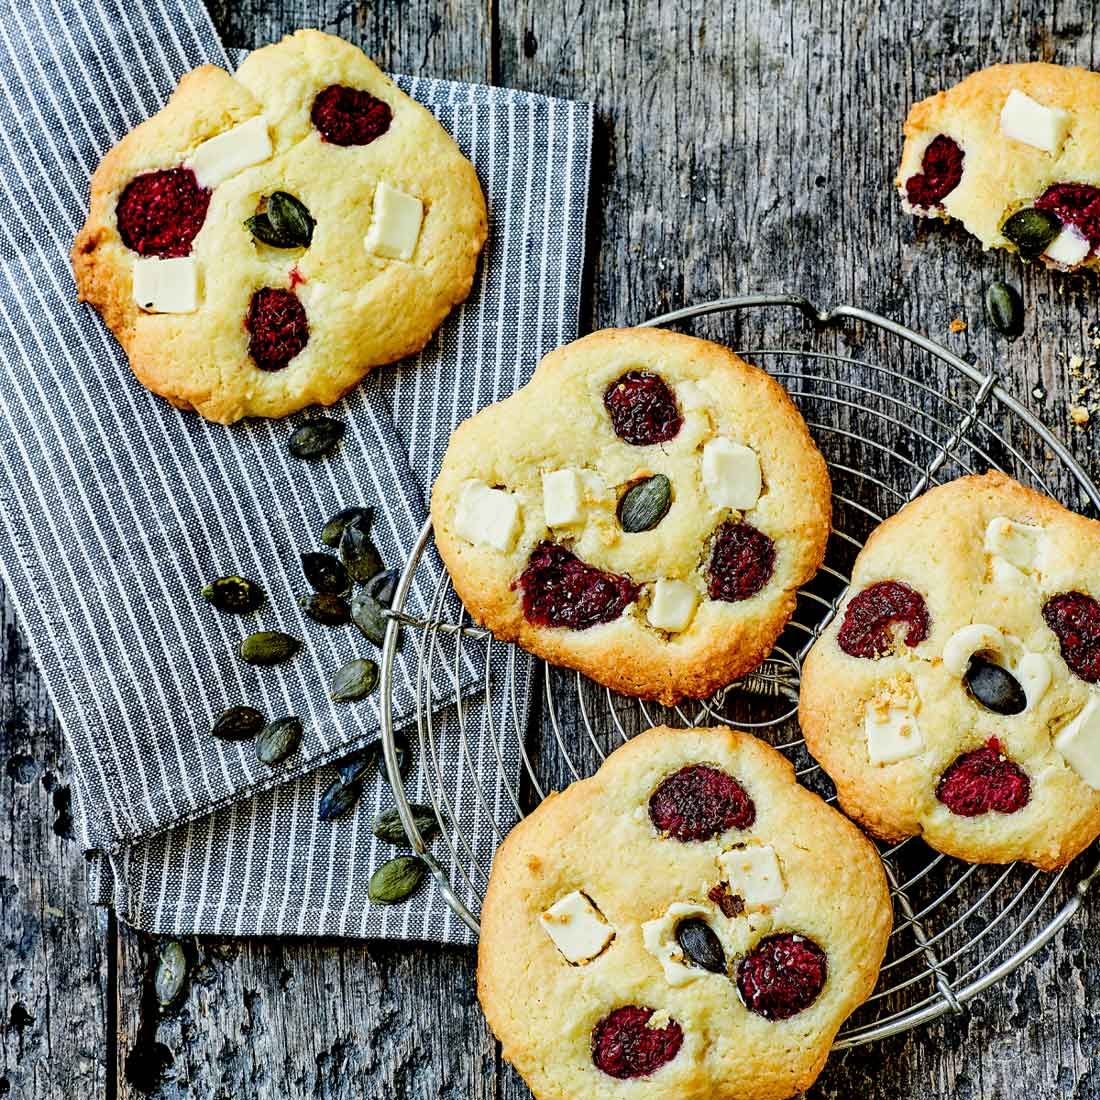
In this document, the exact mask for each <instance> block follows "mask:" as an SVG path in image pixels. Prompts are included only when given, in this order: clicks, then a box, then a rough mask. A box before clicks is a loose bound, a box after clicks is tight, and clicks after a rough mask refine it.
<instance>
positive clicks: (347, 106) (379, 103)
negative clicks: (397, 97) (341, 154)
mask: <svg viewBox="0 0 1100 1100" xmlns="http://www.w3.org/2000/svg"><path fill="white" fill-rule="evenodd" d="M309 117H310V119H311V121H312V122H313V125H314V126H316V127H317V129H318V130H319V131H320V132H321V137H322V138H324V140H325V141H327V142H328V143H329V144H330V145H369V144H370V143H371V142H372V141H374V140H375V138H380V137H381V136H382V135H383V134H384V133H385V132H386V131H387V130H388V129H389V128H390V122H391V121H392V120H393V111H391V110H390V105H389V104H388V103H386V102H385V101H384V100H381V99H376V98H375V97H374V96H372V95H371V94H370V92H364V91H360V89H358V88H349V87H347V86H346V85H344V84H330V85H329V86H328V87H327V88H325V89H324V90H323V91H320V92H318V93H317V97H316V98H315V99H314V100H313V109H312V110H311V111H310V113H309Z"/></svg>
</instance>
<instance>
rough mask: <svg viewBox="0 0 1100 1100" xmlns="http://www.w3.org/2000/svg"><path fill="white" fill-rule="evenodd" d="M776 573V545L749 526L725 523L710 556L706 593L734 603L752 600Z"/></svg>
mask: <svg viewBox="0 0 1100 1100" xmlns="http://www.w3.org/2000/svg"><path fill="white" fill-rule="evenodd" d="M774 572H775V543H774V542H772V540H771V539H770V538H768V536H767V535H765V534H764V532H763V531H758V530H757V529H756V528H755V527H753V525H752V524H751V523H744V522H741V523H734V522H733V521H732V520H727V521H726V522H725V523H723V524H722V526H721V527H719V528H718V534H717V535H716V536H715V539H714V549H713V550H712V551H711V555H710V570H709V574H708V577H707V592H708V593H709V594H710V598H711V599H712V600H726V601H728V602H730V603H736V602H737V601H738V600H747V599H748V598H749V597H750V596H755V595H756V593H757V592H759V591H760V589H761V588H763V587H764V585H766V584H767V583H768V581H770V580H771V579H772V573H774Z"/></svg>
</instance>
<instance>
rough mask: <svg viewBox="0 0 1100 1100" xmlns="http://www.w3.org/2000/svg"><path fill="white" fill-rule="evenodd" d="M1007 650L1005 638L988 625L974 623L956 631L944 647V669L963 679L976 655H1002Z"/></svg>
mask: <svg viewBox="0 0 1100 1100" xmlns="http://www.w3.org/2000/svg"><path fill="white" fill-rule="evenodd" d="M1004 648H1005V636H1004V635H1003V634H1002V633H1001V632H1000V631H999V630H998V629H997V628H996V627H995V626H990V625H989V624H988V623H974V624H973V625H971V626H964V627H962V628H961V629H960V630H956V631H955V633H954V634H952V635H951V637H950V638H948V639H947V644H946V645H945V646H944V647H943V663H944V667H945V668H946V669H947V671H948V672H950V673H951V674H952V675H953V676H959V677H961V676H962V675H963V674H964V673H965V672H966V669H967V666H968V665H969V664H970V658H971V657H973V656H974V654H975V653H1000V652H1001V651H1002V650H1003V649H1004Z"/></svg>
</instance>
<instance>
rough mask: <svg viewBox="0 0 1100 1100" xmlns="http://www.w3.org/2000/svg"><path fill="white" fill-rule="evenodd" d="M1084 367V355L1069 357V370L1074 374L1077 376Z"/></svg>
mask: <svg viewBox="0 0 1100 1100" xmlns="http://www.w3.org/2000/svg"><path fill="white" fill-rule="evenodd" d="M1084 365H1085V357H1084V356H1083V355H1071V356H1070V357H1069V369H1070V371H1071V372H1072V373H1073V374H1077V373H1078V372H1079V371H1080V369H1081V368H1082V367H1083V366H1084Z"/></svg>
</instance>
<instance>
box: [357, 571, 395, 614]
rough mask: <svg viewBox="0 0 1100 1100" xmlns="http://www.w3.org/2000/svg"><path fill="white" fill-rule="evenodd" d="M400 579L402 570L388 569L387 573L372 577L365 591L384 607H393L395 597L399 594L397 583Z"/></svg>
mask: <svg viewBox="0 0 1100 1100" xmlns="http://www.w3.org/2000/svg"><path fill="white" fill-rule="evenodd" d="M400 579H401V570H400V569H387V570H385V572H382V573H376V574H375V575H374V576H373V577H371V579H370V580H369V581H367V583H366V585H365V587H364V589H363V590H364V591H365V592H366V594H367V595H368V596H371V597H373V598H374V599H376V600H377V601H378V602H379V603H380V604H381V605H382V606H383V607H392V606H393V597H394V596H395V595H396V594H397V582H398V581H399V580H400Z"/></svg>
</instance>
